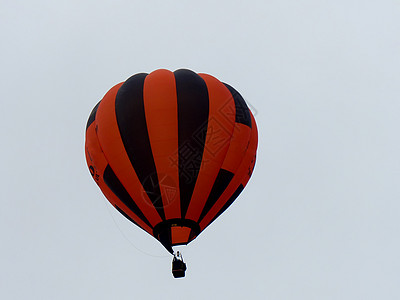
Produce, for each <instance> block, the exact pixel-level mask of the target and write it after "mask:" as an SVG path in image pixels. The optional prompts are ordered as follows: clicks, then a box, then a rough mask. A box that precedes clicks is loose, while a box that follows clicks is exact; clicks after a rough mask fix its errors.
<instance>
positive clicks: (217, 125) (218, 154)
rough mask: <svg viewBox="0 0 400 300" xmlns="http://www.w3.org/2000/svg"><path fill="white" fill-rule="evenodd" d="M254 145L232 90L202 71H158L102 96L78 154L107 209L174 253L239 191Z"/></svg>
mask: <svg viewBox="0 0 400 300" xmlns="http://www.w3.org/2000/svg"><path fill="white" fill-rule="evenodd" d="M257 139H258V138H257V126H256V123H255V120H254V117H253V115H252V113H251V111H250V110H249V108H248V106H247V105H246V103H245V101H244V99H243V98H242V96H241V95H240V94H239V93H238V92H237V91H236V90H235V89H234V88H233V87H231V86H230V85H228V84H226V83H222V82H221V81H219V80H218V79H216V78H215V77H213V76H211V75H208V74H202V73H199V74H197V73H195V72H193V71H190V70H187V69H180V70H177V71H175V72H171V71H168V70H165V69H159V70H156V71H153V72H151V73H150V74H146V73H139V74H136V75H133V76H132V77H130V78H129V79H127V80H126V81H125V82H122V83H119V84H117V85H115V86H114V87H112V88H111V89H110V90H109V91H108V92H107V93H106V95H105V96H104V97H103V99H102V100H101V101H100V102H99V103H98V104H97V105H96V106H95V107H94V109H93V111H92V112H91V114H90V116H89V119H88V122H87V126H86V141H85V153H86V161H87V165H88V168H89V171H90V173H91V175H92V177H93V179H94V180H95V182H96V183H97V185H98V186H99V187H100V189H101V191H102V192H103V194H104V195H105V197H106V198H107V199H108V200H109V202H110V203H111V204H112V205H113V206H114V207H115V208H116V209H117V210H118V211H119V212H120V213H121V214H122V215H124V216H125V217H126V218H127V219H129V220H130V221H132V222H133V223H134V224H136V225H137V226H138V227H140V228H142V229H143V230H145V231H146V232H148V233H149V234H150V235H152V236H153V237H154V238H156V239H157V240H159V241H160V242H161V244H162V245H163V246H164V247H165V248H166V249H167V250H168V251H169V252H170V253H171V254H174V250H173V249H172V247H173V246H176V245H186V244H188V243H190V242H191V241H192V240H193V239H195V238H196V237H197V236H198V235H199V234H200V232H202V231H203V230H204V229H205V228H206V227H207V226H208V225H210V223H212V222H213V221H214V220H215V219H216V218H217V217H218V216H220V215H221V214H222V213H223V212H224V211H225V210H226V209H227V208H228V207H229V206H230V205H231V204H232V202H233V201H234V200H235V199H236V198H237V197H238V196H239V194H240V193H241V192H242V190H243V189H244V187H245V186H246V184H247V182H248V180H249V179H250V176H251V174H252V171H253V168H254V165H255V158H256V150H257ZM174 259H176V256H175V258H174ZM182 262H183V260H182ZM185 269H186V267H185ZM183 276H184V272H183ZM178 277H182V276H178Z"/></svg>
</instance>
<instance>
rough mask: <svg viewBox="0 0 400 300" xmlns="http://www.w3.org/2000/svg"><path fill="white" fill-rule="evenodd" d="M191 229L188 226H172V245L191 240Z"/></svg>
mask: <svg viewBox="0 0 400 300" xmlns="http://www.w3.org/2000/svg"><path fill="white" fill-rule="evenodd" d="M190 230H191V229H190V228H188V227H181V226H176V227H171V237H172V245H179V244H186V243H187V242H188V240H189V234H190Z"/></svg>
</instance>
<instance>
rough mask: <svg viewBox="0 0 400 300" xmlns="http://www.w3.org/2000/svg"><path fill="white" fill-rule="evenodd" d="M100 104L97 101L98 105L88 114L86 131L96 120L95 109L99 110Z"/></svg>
mask: <svg viewBox="0 0 400 300" xmlns="http://www.w3.org/2000/svg"><path fill="white" fill-rule="evenodd" d="M100 102H101V101H99V103H97V104H96V106H95V107H94V108H93V110H92V112H91V113H90V116H89V119H88V121H87V124H86V130H87V129H88V128H89V126H90V125H92V123H93V122H94V120H95V119H96V113H97V109H98V108H99V105H100Z"/></svg>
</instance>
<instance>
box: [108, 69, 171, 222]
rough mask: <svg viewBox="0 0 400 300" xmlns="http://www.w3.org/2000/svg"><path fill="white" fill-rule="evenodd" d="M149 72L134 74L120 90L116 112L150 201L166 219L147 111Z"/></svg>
mask: <svg viewBox="0 0 400 300" xmlns="http://www.w3.org/2000/svg"><path fill="white" fill-rule="evenodd" d="M146 76H147V74H145V73H141V74H136V75H134V76H132V77H130V78H129V79H128V80H127V81H125V83H124V84H123V85H122V86H121V87H120V89H119V90H118V93H117V96H116V99H115V112H116V116H117V122H118V128H119V131H120V134H121V138H122V141H123V143H124V146H125V150H126V153H127V155H128V157H129V160H130V162H131V164H132V166H133V168H134V169H135V172H136V175H137V176H138V178H139V181H140V182H141V184H142V186H143V189H144V190H145V192H146V193H147V195H148V197H149V199H150V201H151V202H152V204H153V205H154V207H155V208H156V210H157V211H158V214H159V215H160V217H161V218H162V219H163V220H165V214H164V208H163V203H162V198H161V192H160V186H159V182H158V176H157V170H156V165H155V162H154V158H153V153H152V150H151V144H150V139H149V133H148V130H147V124H146V115H145V111H144V100H143V85H144V80H145V78H146Z"/></svg>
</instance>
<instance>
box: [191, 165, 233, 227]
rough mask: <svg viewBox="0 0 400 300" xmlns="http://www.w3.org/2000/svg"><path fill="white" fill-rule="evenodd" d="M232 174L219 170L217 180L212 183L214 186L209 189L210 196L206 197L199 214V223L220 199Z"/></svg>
mask: <svg viewBox="0 0 400 300" xmlns="http://www.w3.org/2000/svg"><path fill="white" fill-rule="evenodd" d="M233 175H234V174H233V173H232V172H229V171H227V170H224V169H220V170H219V172H218V175H217V178H216V179H215V181H214V185H213V187H212V189H211V192H210V194H209V195H208V198H207V201H206V204H205V205H204V208H203V210H202V212H201V214H200V218H199V221H198V222H200V221H201V220H203V218H204V217H205V216H206V214H207V213H208V212H209V211H210V209H211V208H212V207H213V205H214V204H215V203H216V202H217V200H218V199H219V197H221V195H222V193H223V192H224V191H225V189H226V187H227V186H228V184H229V183H230V182H231V180H232V178H233Z"/></svg>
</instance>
